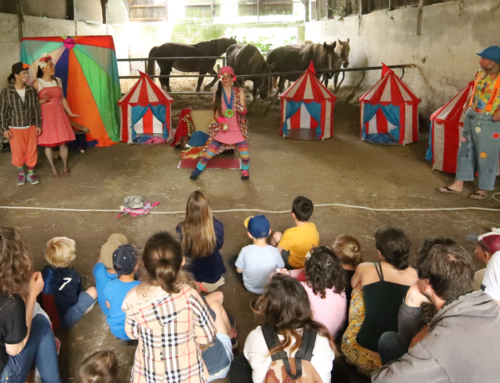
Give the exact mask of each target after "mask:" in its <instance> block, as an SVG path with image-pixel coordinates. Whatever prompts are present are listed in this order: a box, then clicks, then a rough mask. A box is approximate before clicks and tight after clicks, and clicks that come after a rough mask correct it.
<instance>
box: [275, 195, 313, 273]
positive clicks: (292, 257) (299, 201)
mask: <svg viewBox="0 0 500 383" xmlns="http://www.w3.org/2000/svg"><path fill="white" fill-rule="evenodd" d="M313 210H314V205H313V203H312V201H311V200H310V199H308V198H306V197H301V196H299V197H297V198H295V199H294V200H293V205H292V218H293V219H294V221H295V226H296V227H292V228H290V229H288V230H285V232H284V233H283V234H282V233H280V232H276V233H274V234H273V237H272V240H271V244H272V245H273V246H276V247H277V248H278V250H279V251H280V252H281V256H282V257H283V260H284V261H285V267H286V268H287V269H289V270H291V269H302V268H303V267H304V262H305V260H306V254H307V253H308V252H309V250H311V249H312V248H313V247H316V246H318V245H319V233H318V230H317V229H316V226H315V225H314V223H312V222H308V221H309V218H311V215H312V213H313Z"/></svg>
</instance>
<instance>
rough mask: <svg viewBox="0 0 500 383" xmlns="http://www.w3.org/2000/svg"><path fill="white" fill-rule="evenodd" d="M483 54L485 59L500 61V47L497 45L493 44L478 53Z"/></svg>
mask: <svg viewBox="0 0 500 383" xmlns="http://www.w3.org/2000/svg"><path fill="white" fill-rule="evenodd" d="M477 55H478V56H481V57H482V58H483V59H487V60H491V61H494V62H497V63H498V62H500V47H499V46H497V45H492V46H491V47H488V48H486V49H484V50H483V51H482V52H481V53H478V54H477Z"/></svg>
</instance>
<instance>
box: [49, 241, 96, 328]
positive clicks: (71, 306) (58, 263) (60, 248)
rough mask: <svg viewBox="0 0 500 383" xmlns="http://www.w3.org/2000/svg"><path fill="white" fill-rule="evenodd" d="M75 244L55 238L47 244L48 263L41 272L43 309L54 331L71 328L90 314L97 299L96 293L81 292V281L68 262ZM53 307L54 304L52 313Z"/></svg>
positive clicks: (93, 289)
mask: <svg viewBox="0 0 500 383" xmlns="http://www.w3.org/2000/svg"><path fill="white" fill-rule="evenodd" d="M75 248H76V244H75V241H74V240H72V239H70V238H67V237H55V238H52V239H51V240H50V241H48V242H47V246H46V253H45V259H46V260H47V262H48V263H49V264H48V265H47V266H45V267H44V269H43V270H42V276H43V281H44V283H45V285H44V288H43V291H42V306H43V308H44V309H45V311H47V314H49V316H50V319H51V321H52V324H53V325H54V328H58V327H59V326H60V327H62V328H70V327H72V326H73V325H74V324H75V323H76V322H78V321H79V320H80V319H81V317H82V316H83V315H85V314H86V313H87V312H89V311H90V310H91V309H92V307H93V306H94V305H95V303H96V300H97V290H96V288H95V287H90V288H88V289H87V291H82V280H81V278H80V275H79V274H78V272H77V271H76V270H75V269H73V268H72V267H70V266H71V263H72V262H73V260H74V259H75V258H76V254H75ZM52 304H54V305H55V310H53V307H49V306H52Z"/></svg>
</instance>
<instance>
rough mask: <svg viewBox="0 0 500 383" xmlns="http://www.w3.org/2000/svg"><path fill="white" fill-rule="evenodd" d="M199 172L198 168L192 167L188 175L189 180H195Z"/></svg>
mask: <svg viewBox="0 0 500 383" xmlns="http://www.w3.org/2000/svg"><path fill="white" fill-rule="evenodd" d="M200 174H201V172H200V171H199V170H198V169H194V170H193V172H192V173H191V175H190V176H189V179H190V180H191V181H196V180H197V179H198V177H199V176H200Z"/></svg>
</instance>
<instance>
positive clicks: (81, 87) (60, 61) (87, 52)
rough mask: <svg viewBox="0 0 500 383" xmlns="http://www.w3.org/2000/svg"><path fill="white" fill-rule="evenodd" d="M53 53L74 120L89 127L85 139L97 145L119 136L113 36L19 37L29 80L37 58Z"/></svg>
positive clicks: (33, 72) (34, 69) (32, 75)
mask: <svg viewBox="0 0 500 383" xmlns="http://www.w3.org/2000/svg"><path fill="white" fill-rule="evenodd" d="M43 53H47V54H49V55H50V56H51V57H52V60H53V62H54V64H55V66H56V76H57V77H59V78H61V80H62V84H63V91H64V95H65V96H66V99H67V100H68V103H69V105H70V107H71V109H72V111H73V113H75V114H79V115H81V117H79V118H76V119H75V122H77V123H79V124H81V125H83V126H86V127H87V128H89V130H90V131H89V133H88V134H87V141H97V143H96V146H110V145H114V144H115V143H117V142H118V141H119V140H120V129H119V126H120V124H119V122H120V118H119V113H118V105H117V101H118V99H119V98H120V96H121V91H120V80H119V78H118V67H117V64H116V54H115V45H114V42H113V37H112V36H75V37H66V36H63V37H26V38H23V39H22V40H21V61H22V62H23V63H25V64H28V65H30V80H29V83H31V82H32V81H33V80H34V79H35V78H36V72H37V69H38V59H39V58H40V56H41V55H42V54H43Z"/></svg>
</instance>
